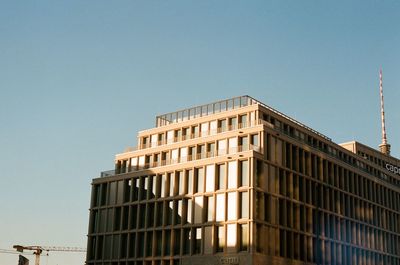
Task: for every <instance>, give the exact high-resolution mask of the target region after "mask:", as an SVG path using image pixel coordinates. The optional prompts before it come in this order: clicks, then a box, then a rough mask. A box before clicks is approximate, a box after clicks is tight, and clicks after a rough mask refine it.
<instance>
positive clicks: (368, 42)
mask: <svg viewBox="0 0 400 265" xmlns="http://www.w3.org/2000/svg"><path fill="white" fill-rule="evenodd" d="M399 25H400V2H399V1H395V0H392V1H390V0H387V1H383V0H380V1H378V0H374V1H373V0H367V1H365V0H363V1H341V0H339V1H317V0H303V1H288V0H283V1H281V0H280V1H239V0H233V1H232V0H229V1H224V0H220V1H210V0H201V1H193V0H185V1H183V0H182V1H178V0H169V1H161V0H159V1H156V0H154V1H153V0H151V1H136V0H129V1H128V0H127V1H124V0H121V1H105V0H104V1H103V0H96V1H93V0H87V1H75V0H71V1H61V0H60V1H50V0H48V1H45V0H36V1H8V0H3V1H0V124H1V125H0V126H1V127H0V169H1V171H0V172H1V173H0V180H1V184H0V200H1V203H0V249H11V248H12V245H14V244H21V245H43V246H71V247H86V234H87V228H88V213H89V212H88V208H89V200H90V189H91V185H90V183H91V180H92V179H93V178H96V177H98V176H99V174H100V172H101V171H104V170H110V169H112V168H113V166H114V155H115V154H117V153H120V152H122V151H123V150H124V148H125V147H127V146H135V145H136V134H137V132H138V131H140V130H143V129H148V128H151V127H154V125H155V116H156V115H159V114H163V113H168V112H171V111H175V110H180V109H183V108H187V107H191V106H195V105H199V104H206V103H209V102H213V101H217V100H221V99H227V98H231V97H235V96H240V95H250V96H252V97H254V98H256V99H258V100H260V101H262V102H264V103H265V104H267V105H270V106H272V107H274V108H276V109H278V110H279V111H281V112H283V113H285V114H287V115H289V116H291V117H293V118H295V119H297V120H299V121H301V122H302V123H304V124H306V125H308V126H309V127H311V128H313V129H315V130H317V131H319V132H321V133H323V134H325V135H327V136H329V137H330V138H332V139H333V141H335V142H337V143H341V142H346V141H350V140H358V141H360V142H362V143H364V144H366V145H368V146H371V147H374V148H376V147H377V146H378V145H379V144H380V139H381V138H380V137H381V136H380V133H381V130H380V112H379V108H380V106H379V104H380V103H379V69H380V68H382V69H383V85H384V93H385V111H386V127H387V134H388V141H389V143H390V144H391V145H392V155H393V156H396V157H400V139H399V137H398V135H399V134H400V107H399V105H398V102H399V100H398V99H399V98H400V90H399V88H400V74H399V70H400V49H399V47H400V27H399ZM17 257H18V255H12V254H2V253H0V265H12V264H16V263H17ZM28 258H30V259H31V260H32V262H33V257H32V256H28ZM84 260H85V255H84V254H80V253H56V252H50V253H49V256H48V257H43V262H42V264H46V265H71V264H83V263H84Z"/></svg>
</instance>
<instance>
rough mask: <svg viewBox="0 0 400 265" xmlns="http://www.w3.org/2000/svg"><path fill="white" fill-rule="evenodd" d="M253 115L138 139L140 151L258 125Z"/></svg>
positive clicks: (233, 117)
mask: <svg viewBox="0 0 400 265" xmlns="http://www.w3.org/2000/svg"><path fill="white" fill-rule="evenodd" d="M254 117H255V113H254V112H251V113H250V114H249V115H248V114H241V115H237V116H232V117H228V118H224V119H219V120H213V121H207V122H203V123H200V124H192V125H191V126H188V127H183V128H179V129H174V130H169V131H164V132H161V133H157V134H152V135H149V136H142V137H141V138H140V149H145V148H150V147H156V146H160V145H164V144H171V143H174V142H179V141H184V140H187V139H194V138H198V137H203V136H208V135H214V134H217V133H220V132H225V131H228V130H235V129H239V128H245V127H247V126H254V125H256V124H258V123H257V122H256V120H255V118H254Z"/></svg>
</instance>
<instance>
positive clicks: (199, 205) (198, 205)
mask: <svg viewBox="0 0 400 265" xmlns="http://www.w3.org/2000/svg"><path fill="white" fill-rule="evenodd" d="M194 203H195V206H194V222H195V223H202V222H203V220H202V219H203V218H202V217H203V196H199V197H195V199H194Z"/></svg>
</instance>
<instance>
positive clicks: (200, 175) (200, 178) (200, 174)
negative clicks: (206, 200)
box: [196, 168, 204, 192]
mask: <svg viewBox="0 0 400 265" xmlns="http://www.w3.org/2000/svg"><path fill="white" fill-rule="evenodd" d="M196 171H197V176H196V177H197V181H196V182H197V183H196V184H197V192H204V169H203V168H198V169H196Z"/></svg>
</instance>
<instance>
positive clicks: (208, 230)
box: [204, 226, 213, 254]
mask: <svg viewBox="0 0 400 265" xmlns="http://www.w3.org/2000/svg"><path fill="white" fill-rule="evenodd" d="M212 243H213V240H212V226H206V227H205V228H204V254H212V253H213V245H212Z"/></svg>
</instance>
